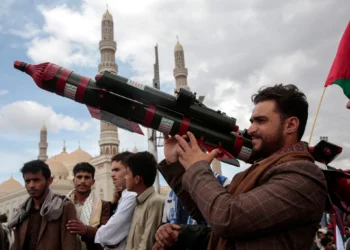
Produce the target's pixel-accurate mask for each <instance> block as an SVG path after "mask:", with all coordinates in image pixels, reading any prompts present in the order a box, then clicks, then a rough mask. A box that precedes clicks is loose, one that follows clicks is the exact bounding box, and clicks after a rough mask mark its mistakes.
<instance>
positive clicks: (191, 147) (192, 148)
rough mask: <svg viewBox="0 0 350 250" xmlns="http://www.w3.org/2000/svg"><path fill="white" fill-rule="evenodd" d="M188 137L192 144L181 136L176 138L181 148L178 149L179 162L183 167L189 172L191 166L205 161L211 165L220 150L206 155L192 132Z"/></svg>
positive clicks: (188, 133)
mask: <svg viewBox="0 0 350 250" xmlns="http://www.w3.org/2000/svg"><path fill="white" fill-rule="evenodd" d="M187 135H188V137H189V139H190V143H188V142H187V141H185V139H184V138H183V137H181V136H179V135H176V136H175V138H176V140H177V142H178V143H179V146H178V147H177V153H178V155H179V161H180V163H181V165H182V166H183V167H184V168H185V169H186V170H187V169H188V168H189V167H190V166H192V165H193V164H194V163H196V162H198V161H202V160H204V161H207V162H208V163H209V164H210V163H211V162H212V161H213V160H214V158H215V157H216V156H217V155H218V153H219V150H218V149H214V150H212V151H211V152H210V153H204V152H203V151H202V150H201V148H200V147H199V145H198V143H197V140H196V138H195V137H194V135H193V134H192V133H191V132H187ZM164 144H165V143H164Z"/></svg>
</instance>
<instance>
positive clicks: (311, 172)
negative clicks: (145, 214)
mask: <svg viewBox="0 0 350 250" xmlns="http://www.w3.org/2000/svg"><path fill="white" fill-rule="evenodd" d="M252 101H253V103H254V104H255V108H254V110H253V113H252V115H251V118H250V121H251V126H250V127H249V129H248V134H249V135H250V136H251V137H252V143H253V151H254V153H255V158H254V163H253V165H252V166H251V167H250V168H248V169H247V170H245V171H243V172H241V173H239V174H237V175H235V176H234V178H233V179H232V181H231V184H230V185H229V186H228V188H227V189H225V188H223V187H222V185H220V183H218V181H217V180H216V179H215V177H214V176H213V174H212V172H211V170H210V167H209V163H210V162H211V161H212V160H213V158H214V157H215V156H216V155H217V154H218V152H219V151H218V150H213V151H211V152H210V153H208V154H205V153H203V152H202V151H201V149H200V147H199V146H198V143H197V141H196V139H195V137H194V135H193V134H192V133H190V132H188V133H187V136H188V138H189V142H188V141H186V140H185V139H187V138H186V136H184V137H181V136H179V135H176V136H175V137H172V138H170V137H169V136H165V142H164V155H165V160H164V161H162V162H161V163H160V164H159V170H160V171H161V173H162V174H163V176H164V177H165V179H166V180H167V182H168V183H169V185H170V186H171V188H172V189H173V190H176V194H177V195H178V197H179V199H180V200H181V203H182V204H183V205H184V206H185V207H186V209H187V210H188V211H189V213H190V215H191V216H192V217H193V218H194V219H196V220H201V219H202V218H205V219H206V221H207V222H208V224H209V226H210V228H211V230H212V233H211V237H210V241H209V245H208V248H207V249H216V250H223V249H225V250H226V249H235V250H248V249H249V250H251V249H253V250H262V249H295V250H299V249H310V247H311V244H312V241H313V237H314V234H315V232H316V231H317V229H318V226H319V222H320V220H321V217H322V213H323V211H324V208H325V204H326V198H327V184H326V180H325V177H324V175H323V173H322V171H321V169H319V168H318V167H317V166H316V165H315V164H314V159H313V158H312V156H311V155H310V153H309V151H308V149H307V145H306V143H305V142H302V141H301V138H302V137H303V134H304V130H305V127H306V123H307V118H308V103H307V101H306V96H305V95H304V94H303V93H302V92H301V91H300V90H299V89H298V88H297V87H296V86H295V85H282V84H279V85H275V86H273V87H266V88H263V89H261V90H259V91H258V93H257V94H255V95H253V96H252ZM172 235H174V234H173V232H172V231H169V232H164V231H159V230H158V232H157V233H156V239H157V242H158V246H157V248H158V249H164V247H166V242H169V240H166V239H169V238H170V237H172Z"/></svg>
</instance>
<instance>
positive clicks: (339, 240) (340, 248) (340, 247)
mask: <svg viewBox="0 0 350 250" xmlns="http://www.w3.org/2000/svg"><path fill="white" fill-rule="evenodd" d="M333 210H334V214H333V230H334V236H335V237H334V240H335V245H336V249H337V250H345V248H344V241H343V236H345V230H344V225H343V223H342V221H341V219H340V216H339V212H338V209H337V207H335V206H333Z"/></svg>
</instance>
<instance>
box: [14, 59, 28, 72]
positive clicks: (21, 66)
mask: <svg viewBox="0 0 350 250" xmlns="http://www.w3.org/2000/svg"><path fill="white" fill-rule="evenodd" d="M26 65H27V63H25V62H21V61H15V63H14V64H13V66H14V67H15V69H18V70H20V71H23V72H25V67H26Z"/></svg>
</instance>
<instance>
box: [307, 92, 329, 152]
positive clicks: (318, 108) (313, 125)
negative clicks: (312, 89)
mask: <svg viewBox="0 0 350 250" xmlns="http://www.w3.org/2000/svg"><path fill="white" fill-rule="evenodd" d="M326 88H327V87H326V86H325V87H324V88H323V92H322V95H321V100H320V103H319V104H318V107H317V112H316V116H315V119H314V123H313V124H312V129H311V134H310V138H309V145H310V142H311V138H312V134H313V132H314V128H315V124H316V120H317V116H318V112H320V107H321V103H322V100H323V96H324V93H325V92H326Z"/></svg>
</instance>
